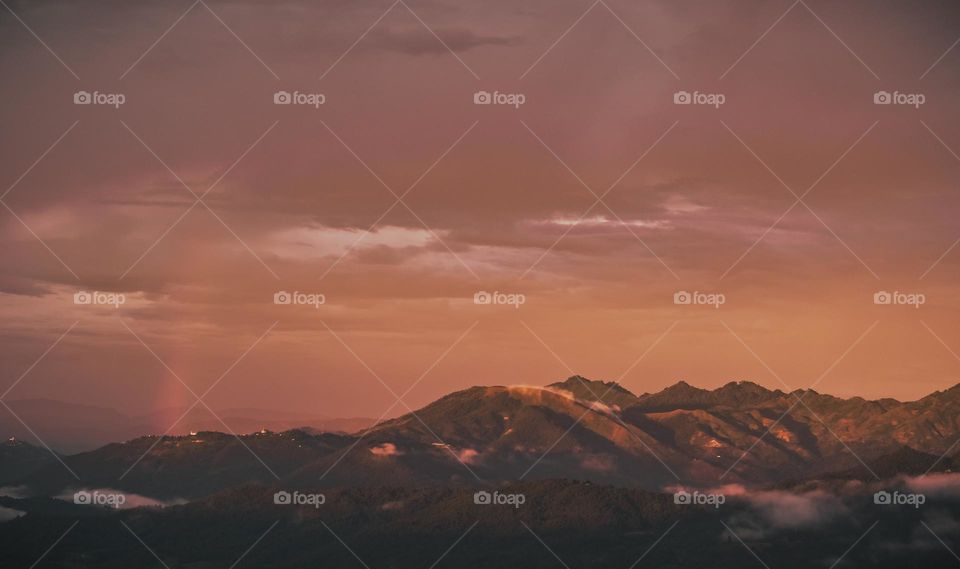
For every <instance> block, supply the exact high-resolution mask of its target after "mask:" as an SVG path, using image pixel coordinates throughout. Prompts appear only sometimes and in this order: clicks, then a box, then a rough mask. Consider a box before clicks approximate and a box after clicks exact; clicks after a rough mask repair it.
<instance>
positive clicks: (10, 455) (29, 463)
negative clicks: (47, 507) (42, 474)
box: [0, 438, 56, 486]
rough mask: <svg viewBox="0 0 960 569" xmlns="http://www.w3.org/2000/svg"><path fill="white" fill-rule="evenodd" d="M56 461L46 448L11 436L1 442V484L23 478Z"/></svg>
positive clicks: (4, 484)
mask: <svg viewBox="0 0 960 569" xmlns="http://www.w3.org/2000/svg"><path fill="white" fill-rule="evenodd" d="M53 462H56V458H54V456H53V455H51V454H50V453H49V452H47V450H46V449H42V448H37V447H35V446H33V445H31V444H29V443H25V442H23V441H20V440H17V439H15V438H11V439H9V440H6V441H4V442H2V443H0V486H6V485H8V484H11V483H14V482H16V481H19V480H21V479H22V478H24V477H25V476H26V475H28V474H29V473H31V472H34V471H36V470H39V469H40V468H42V467H43V466H46V465H48V464H51V463H53Z"/></svg>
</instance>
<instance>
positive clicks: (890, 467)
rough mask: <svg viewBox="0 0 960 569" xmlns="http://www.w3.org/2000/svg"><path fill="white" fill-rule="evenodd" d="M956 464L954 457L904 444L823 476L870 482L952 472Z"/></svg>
mask: <svg viewBox="0 0 960 569" xmlns="http://www.w3.org/2000/svg"><path fill="white" fill-rule="evenodd" d="M955 465H956V460H955V459H954V458H952V457H949V456H943V455H936V454H930V453H926V452H920V451H918V450H914V449H912V448H910V447H908V446H904V447H900V448H899V449H897V450H896V451H894V452H892V453H890V454H885V455H882V456H879V457H877V458H874V459H872V460H869V461H867V463H866V464H858V465H857V466H855V467H853V468H849V469H847V470H842V471H839V472H832V473H830V474H828V475H825V476H821V477H822V478H826V479H842V480H861V481H865V482H870V481H872V480H875V479H876V478H881V479H887V478H894V477H896V476H900V475H905V476H921V475H924V474H929V473H931V472H933V473H940V472H952V471H953V470H954V467H955Z"/></svg>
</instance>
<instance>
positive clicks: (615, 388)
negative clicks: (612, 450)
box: [547, 375, 638, 407]
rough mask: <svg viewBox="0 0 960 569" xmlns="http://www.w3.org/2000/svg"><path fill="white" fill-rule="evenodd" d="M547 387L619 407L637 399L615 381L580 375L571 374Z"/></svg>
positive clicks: (582, 398) (632, 402)
mask: <svg viewBox="0 0 960 569" xmlns="http://www.w3.org/2000/svg"><path fill="white" fill-rule="evenodd" d="M547 388H548V389H561V390H563V391H569V392H570V393H572V394H573V395H574V396H575V397H576V398H577V399H580V400H583V401H600V402H602V403H605V404H608V405H619V406H621V407H627V406H629V405H632V404H634V403H636V402H637V401H638V399H637V396H636V395H634V394H633V393H632V392H631V391H630V390H628V389H626V388H624V387H623V386H621V385H620V384H619V383H617V382H616V381H597V380H592V379H587V378H585V377H583V376H581V375H572V376H570V377H568V378H567V379H566V380H564V381H558V382H556V383H551V384H550V385H548V386H547Z"/></svg>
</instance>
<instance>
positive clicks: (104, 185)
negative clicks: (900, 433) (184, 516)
mask: <svg viewBox="0 0 960 569" xmlns="http://www.w3.org/2000/svg"><path fill="white" fill-rule="evenodd" d="M191 4H193V3H192V2H190V1H182V2H176V3H168V4H164V5H162V6H160V5H157V6H152V5H141V4H131V3H127V2H116V1H107V2H102V3H99V4H97V5H96V6H94V7H80V6H78V5H76V4H73V3H67V2H62V1H42V2H31V3H24V2H10V7H11V9H12V10H13V11H14V12H16V14H17V16H18V17H19V18H20V19H22V23H21V21H19V20H18V19H17V18H14V17H13V16H12V15H11V12H9V11H6V10H2V11H0V32H2V35H0V37H2V40H0V41H2V42H3V44H4V49H3V50H2V51H0V72H2V75H3V76H4V77H5V78H6V79H5V81H4V82H3V83H2V84H0V95H2V99H3V100H4V101H5V104H4V105H2V106H0V125H2V128H0V132H2V133H3V135H2V136H0V192H6V193H4V194H2V196H3V197H2V200H3V203H4V204H5V205H6V206H7V207H6V208H2V209H0V240H2V244H0V246H2V250H3V251H4V254H3V255H2V256H0V313H2V315H3V320H2V322H3V323H2V336H3V342H2V343H0V370H2V378H3V379H2V381H0V393H2V397H0V399H6V400H15V399H25V398H32V397H49V398H53V399H59V400H64V401H70V402H75V403H84V404H90V405H103V406H108V407H115V408H118V409H121V410H123V409H128V410H136V411H146V410H152V409H159V408H166V407H170V406H181V405H190V404H192V403H193V402H194V401H195V397H194V395H193V393H195V394H197V395H201V394H204V393H205V391H207V389H208V388H209V389H210V391H209V394H206V395H205V397H204V401H205V402H206V403H208V404H209V405H210V406H211V407H212V408H214V409H223V408H230V407H234V408H236V407H256V408H269V409H286V410H291V411H297V412H303V413H316V414H323V415H328V416H338V417H347V416H367V417H377V416H380V415H381V414H383V413H384V412H385V410H388V409H391V406H393V407H392V410H391V411H387V415H388V416H392V415H398V414H401V413H402V412H405V411H406V408H405V406H404V405H403V404H396V405H394V403H395V401H396V395H402V396H403V400H404V402H405V403H406V404H408V405H409V406H410V407H412V408H414V409H416V408H417V407H420V406H422V405H424V404H426V403H428V402H430V401H432V400H434V399H436V398H438V397H440V396H442V395H444V394H446V393H449V392H452V391H455V390H458V389H463V388H465V387H469V386H472V385H504V384H531V385H546V384H548V383H552V382H554V381H558V380H561V379H562V378H564V377H567V376H569V375H573V374H574V373H577V374H580V375H583V376H585V377H588V378H590V379H596V380H607V381H610V380H615V381H618V382H620V383H621V384H622V385H623V386H625V387H626V388H628V389H630V390H631V391H633V392H634V393H637V394H640V393H643V392H652V391H657V390H659V389H662V388H663V387H665V386H667V385H671V384H673V383H675V382H676V381H678V380H681V379H683V380H686V381H687V382H689V383H690V384H692V385H695V386H698V387H704V388H713V387H718V386H720V385H723V384H725V383H727V382H728V381H731V380H751V381H755V382H757V383H759V384H762V385H764V386H765V387H767V388H770V389H784V390H786V389H787V388H788V387H789V388H790V389H802V388H807V387H809V386H810V385H812V384H815V383H816V389H817V390H818V391H820V392H823V393H830V394H834V395H837V396H852V395H860V396H863V397H866V398H880V397H887V396H889V397H894V398H897V399H900V400H913V399H917V398H919V397H922V396H924V395H927V394H929V393H931V392H933V391H936V390H942V389H946V388H949V387H951V386H953V385H955V384H957V383H958V382H960V357H958V356H957V354H958V353H960V329H958V328H957V327H956V325H955V323H956V322H957V321H958V316H960V314H958V310H957V306H958V305H960V304H958V301H960V295H958V294H957V287H956V283H957V282H958V280H957V279H958V277H960V251H958V250H957V249H954V248H953V246H954V245H956V243H957V240H958V238H960V227H958V225H957V223H956V220H957V213H958V209H960V184H958V182H960V156H958V152H960V120H958V119H960V116H958V113H957V109H958V107H957V105H956V96H957V95H956V94H957V93H958V92H960V91H958V88H960V73H958V72H960V47H957V48H956V49H951V46H953V45H956V43H955V42H956V41H957V31H956V30H957V29H958V25H960V11H958V10H957V9H956V5H955V3H951V2H946V1H933V2H925V3H923V4H922V5H920V6H917V5H915V4H911V3H908V2H894V1H882V2H876V1H873V2H866V1H853V2H845V3H843V5H834V4H832V3H829V2H824V1H818V0H810V1H807V2H806V4H802V3H797V4H793V6H792V7H791V2H783V3H772V2H758V1H747V2H743V1H738V2H734V1H732V0H731V1H720V2H717V1H710V2H706V1H703V2H700V1H690V2H648V3H644V4H643V5H641V6H638V5H633V4H630V3H627V2H623V1H622V0H607V1H606V2H605V5H604V4H593V7H592V8H591V3H590V2H565V3H562V4H559V5H558V4H557V3H555V2H547V1H543V0H538V1H534V2H529V3H524V6H523V8H519V7H517V6H515V3H512V2H506V1H501V0H497V1H495V2H489V3H483V5H460V4H452V3H446V2H434V1H429V2H413V1H410V2H406V4H401V3H398V4H392V2H390V1H389V0H388V1H377V2H373V1H363V2H350V3H343V2H322V3H308V2H304V1H301V0H292V1H281V2H271V3H263V2H256V1H252V0H251V1H245V2H233V3H228V2H219V1H211V2H208V3H207V4H208V6H209V8H207V7H206V6H204V5H202V4H197V5H194V6H193V8H191ZM391 5H392V6H393V7H392V8H391ZM408 7H409V9H408ZM608 7H609V9H608ZM388 8H391V9H390V10H389V11H387V9H388ZM588 8H590V9H589V11H587V10H588ZM788 8H789V11H788V12H787V13H786V15H784V12H785V11H787V10H788ZM188 9H189V10H188ZM385 11H387V12H386V13H385ZM585 11H587V13H586V14H585V15H584V13H585ZM181 15H183V18H182V20H179V22H178V23H176V25H175V26H174V23H175V22H177V19H178V18H179V17H180V16H181ZM581 15H583V18H582V19H580V20H579V21H578V18H580V16H581ZM381 16H382V19H380V20H379V21H378V18H380V17H381ZM781 16H783V18H782V19H780V20H778V18H780V17H781ZM618 18H619V19H618ZM620 19H622V22H621V21H620ZM221 20H222V21H221ZM421 20H422V22H421ZM374 22H376V25H374V26H373V27H371V24H374ZM575 22H578V23H576V25H573V24H574V23H575ZM774 24H775V25H774ZM25 25H26V26H29V28H30V29H32V30H33V31H34V32H35V33H36V34H37V35H38V36H39V37H40V38H42V39H43V41H44V42H46V44H47V45H48V46H49V48H50V51H48V50H47V49H46V48H45V47H44V45H43V44H42V43H40V42H39V41H37V39H36V38H35V37H34V36H33V35H32V34H31V32H30V31H28V29H27V28H26V27H25ZM572 25H573V27H571V26H572ZM772 25H773V27H772V28H771V26H772ZM171 26H173V27H172V28H171ZM428 27H429V29H428ZM431 30H432V31H431ZM167 31H168V33H166V35H163V34H165V32H167ZM365 32H366V33H365ZM432 32H435V33H436V36H438V37H439V39H438V37H435V36H434V35H433V33H432ZM234 34H235V35H234ZM362 34H365V35H363V37H362V39H360V41H359V42H357V43H356V44H355V46H354V47H352V48H351V46H352V45H353V44H354V42H355V41H357V39H358V38H359V37H360V36H361V35H362ZM634 34H635V35H634ZM834 34H835V35H836V37H834ZM161 36H163V37H162V39H160V40H159V41H158V39H159V38H161ZM761 37H762V39H760V40H759V42H758V43H756V45H755V46H753V44H754V42H757V41H758V38H761ZM558 38H560V39H559V41H558ZM154 42H157V43H156V45H155V46H154V45H153V44H154ZM554 42H556V44H555V45H554ZM551 46H552V47H551ZM751 46H753V47H751ZM905 46H906V47H905ZM648 48H649V49H648ZM51 51H52V52H53V53H55V54H56V56H54V55H53V54H52V53H51ZM344 54H345V55H344ZM141 56H142V59H138V58H141ZM341 56H343V57H342V59H341ZM57 57H60V58H62V60H63V61H62V63H61V62H60V61H58V59H57ZM75 75H76V77H75ZM79 90H86V91H90V92H93V91H99V92H104V93H123V94H124V95H125V96H126V102H125V103H124V104H123V105H122V106H121V107H120V108H117V109H114V108H109V107H102V106H96V105H90V106H81V105H74V104H73V95H74V93H75V92H76V91H79ZM278 90H285V91H289V92H294V91H299V92H303V93H323V94H324V96H325V98H326V100H325V102H324V104H323V105H321V106H319V107H318V108H314V107H310V106H301V105H289V106H281V105H275V104H274V103H273V96H274V93H275V92H276V91H278ZM479 90H485V91H491V92H493V91H499V92H501V93H522V94H524V96H525V98H526V101H525V103H524V104H523V105H522V106H520V107H519V108H513V107H508V106H500V105H475V104H474V102H473V96H474V93H475V92H476V91H479ZM677 91H689V92H694V91H697V92H701V93H722V94H723V95H724V96H725V102H724V104H723V105H722V106H720V107H719V108H713V107H706V106H698V105H676V104H674V93H675V92H677ZM877 91H889V92H895V91H896V92H900V93H922V94H923V95H924V96H925V102H924V104H923V105H922V106H920V107H919V108H914V107H910V106H905V105H876V104H874V93H876V92H877ZM71 125H74V126H71ZM61 137H62V138H61ZM45 152H46V153H45ZM641 157H642V159H641V160H639V161H638V159H640V158H641ZM38 159H39V160H38ZM185 186H186V187H185ZM188 188H189V190H188ZM207 189H210V191H209V194H206V195H205V196H204V197H203V203H198V204H195V201H196V196H195V195H192V194H191V192H193V193H194V194H196V195H203V193H204V191H206V190H207ZM408 189H409V193H407V194H405V195H404V192H405V191H407V190H408ZM608 189H609V193H607V194H605V195H604V192H606V191H607V190H608ZM808 189H809V193H807V194H806V195H804V192H806V191H807V190H808ZM393 194H396V195H397V196H403V203H400V204H395V201H396V198H395V195H393ZM597 196H603V202H604V203H601V204H597V205H595V206H594V207H591V206H593V205H594V202H595V201H596V197H597ZM795 196H803V203H799V204H795V202H796V197H795ZM191 207H192V209H191ZM188 210H189V213H185V212H187V211H188ZM578 220H579V222H578ZM375 222H376V227H375V229H374V230H373V231H372V232H370V233H369V234H366V232H367V231H368V230H369V229H370V228H371V226H372V225H373V224H374V223H375ZM174 224H175V225H174ZM171 227H172V228H171ZM567 232H568V233H567ZM361 236H362V239H360V240H359V241H357V239H359V238H361ZM78 291H108V292H115V293H122V294H123V295H125V297H126V302H125V303H124V304H123V305H122V306H120V307H119V308H114V307H110V306H91V305H77V304H75V303H74V294H75V293H77V292H78ZM277 291H300V292H305V293H308V294H323V295H324V296H325V299H326V302H325V304H323V305H320V306H318V307H316V308H315V307H313V306H298V305H282V304H281V305H277V304H275V303H274V294H275V293H276V292H277ZM478 291H489V292H493V291H500V292H504V293H519V294H523V295H524V296H525V299H526V301H525V303H524V304H523V305H522V306H520V307H518V308H514V307H513V306H492V305H476V304H475V303H474V295H475V293H477V292H478ZM677 291H691V292H692V291H701V292H707V293H722V294H723V295H724V297H725V300H726V302H725V303H724V304H723V305H722V306H720V307H719V308H713V307H709V306H691V305H677V304H674V294H675V293H676V292H677ZM877 291H890V292H893V291H900V292H905V293H919V294H923V295H924V298H925V303H924V304H923V305H922V306H919V307H916V308H915V307H913V306H892V305H876V304H874V302H873V297H874V294H875V293H876V292H877ZM67 331H68V332H67ZM65 332H67V333H66V334H65V335H64V333H65ZM51 346H53V348H52V349H50V350H49V352H47V350H48V348H51ZM181 381H182V382H183V383H186V384H187V385H188V386H189V387H190V389H187V387H185V386H184V385H183V383H181ZM784 384H786V385H784ZM388 387H389V388H388ZM8 388H9V389H8ZM408 389H410V391H409V393H405V392H406V391H407V390H408ZM191 390H192V392H193V393H191ZM391 390H392V392H391ZM4 391H6V393H3V392H4Z"/></svg>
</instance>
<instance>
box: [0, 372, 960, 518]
mask: <svg viewBox="0 0 960 569" xmlns="http://www.w3.org/2000/svg"><path fill="white" fill-rule="evenodd" d="M958 437H960V386H955V387H953V388H951V389H948V390H945V391H938V392H935V393H932V394H930V395H928V396H926V397H924V398H922V399H919V400H917V401H911V402H900V401H896V400H893V399H881V400H875V401H869V400H865V399H862V398H859V397H854V398H850V399H841V398H837V397H833V396H830V395H825V394H820V393H818V392H816V391H813V390H798V391H793V392H790V393H786V392H783V391H780V390H770V389H767V388H765V387H763V386H760V385H758V384H756V383H751V382H746V381H738V382H731V383H728V384H726V385H724V386H722V387H720V388H718V389H714V390H706V389H699V388H697V387H694V386H691V385H689V384H687V383H685V382H682V381H681V382H679V383H677V384H675V385H672V386H670V387H668V388H666V389H664V390H662V391H659V392H657V393H644V394H641V395H635V394H633V393H631V392H630V391H629V390H627V389H625V388H624V387H622V386H620V385H619V384H616V383H612V382H602V381H591V380H588V379H586V378H583V377H580V376H573V377H570V378H568V379H566V380H565V381H561V382H557V383H552V384H550V385H547V386H545V387H534V386H525V385H511V386H485V387H471V388H469V389H465V390H462V391H458V392H455V393H451V394H449V395H447V396H445V397H442V398H441V399H439V400H437V401H434V402H433V403H430V404H429V405H427V406H425V407H423V408H421V409H419V410H417V411H415V412H413V413H409V414H406V415H403V416H401V417H398V418H395V419H391V420H387V421H383V422H381V423H379V424H377V425H373V426H366V427H364V428H361V429H359V430H355V431H352V432H324V431H322V430H316V429H288V430H283V431H280V432H275V431H272V430H269V429H261V430H257V431H256V432H253V433H250V434H245V435H241V436H233V435H232V434H224V433H222V432H216V431H212V430H210V431H200V432H197V433H196V434H184V435H178V436H158V435H149V436H139V437H135V438H131V439H129V440H126V441H124V442H113V443H110V444H107V445H105V446H102V447H100V448H97V449H95V450H91V451H87V452H81V453H76V454H69V455H68V454H64V455H59V456H58V457H54V456H53V455H51V454H50V453H46V452H45V451H44V452H39V453H38V451H39V450H41V449H37V448H36V447H34V446H32V445H29V444H26V443H18V444H16V445H12V444H9V443H8V444H7V445H6V446H5V447H4V450H3V452H0V473H2V475H0V485H8V486H9V485H16V486H21V487H24V488H25V489H26V490H25V491H26V492H27V493H32V494H43V495H57V494H59V493H62V492H68V491H72V490H74V489H78V488H116V489H121V490H124V491H126V492H131V493H136V494H142V495H145V496H150V497H153V498H157V499H161V500H172V499H188V500H192V499H198V498H201V497H204V496H208V495H210V494H213V493H216V492H218V491H223V490H226V489H229V488H236V487H239V486H242V485H245V484H262V485H274V486H276V485H283V486H288V487H329V488H334V487H346V486H350V487H382V486H406V487H417V486H429V485H441V486H480V485H487V484H501V483H508V482H511V481H520V480H528V481H532V480H543V479H560V478H563V479H578V480H586V481H591V482H594V483H607V484H612V485H615V486H620V487H635V488H642V489H649V490H659V489H662V488H664V487H668V486H671V485H678V484H683V485H717V484H721V483H741V484H745V485H753V486H756V485H775V484H778V483H783V482H785V481H789V480H798V479H803V478H805V477H817V476H819V477H831V476H833V477H840V478H843V477H846V478H860V479H872V478H874V477H876V478H878V479H879V478H880V477H886V476H890V475H891V474H895V473H910V474H919V473H923V472H924V471H927V470H948V469H950V468H951V467H952V466H953V464H954V460H955V458H956V457H957V452H956V450H957V449H956V447H955V446H954V442H955V441H957V439H958ZM58 458H59V459H60V460H62V461H63V464H61V463H60V460H58ZM65 466H66V467H65ZM71 471H72V472H71ZM74 474H75V475H76V476H74Z"/></svg>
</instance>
